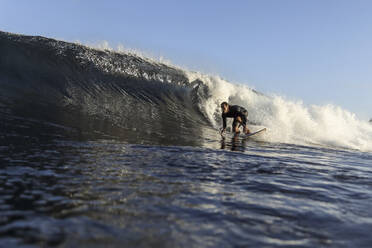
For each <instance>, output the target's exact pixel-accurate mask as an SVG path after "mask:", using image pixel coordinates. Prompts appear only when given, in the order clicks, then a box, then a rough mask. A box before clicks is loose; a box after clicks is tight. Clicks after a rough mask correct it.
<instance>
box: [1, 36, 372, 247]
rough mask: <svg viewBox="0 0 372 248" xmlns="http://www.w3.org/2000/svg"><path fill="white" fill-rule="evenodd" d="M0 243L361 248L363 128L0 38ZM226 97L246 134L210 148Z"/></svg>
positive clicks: (124, 58) (100, 57) (366, 156)
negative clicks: (242, 116)
mask: <svg viewBox="0 0 372 248" xmlns="http://www.w3.org/2000/svg"><path fill="white" fill-rule="evenodd" d="M0 54H1V56H0V165H1V166H0V247H40V246H41V247H108V246H110V247H371V245H372V238H371V235H370V233H371V231H372V201H371V199H372V167H371V164H372V125H371V124H370V123H368V122H364V121H362V120H359V119H358V118H357V117H356V116H355V115H354V114H353V113H350V112H348V111H346V110H343V109H341V108H340V107H337V106H332V105H326V106H305V105H304V104H303V103H301V102H293V101H289V100H286V99H285V98H284V97H281V96H268V95H265V94H262V93H259V92H257V91H255V90H253V89H251V88H249V87H248V86H245V85H237V84H233V83H230V82H227V81H226V80H223V79H221V78H219V77H217V76H209V75H203V74H201V73H197V72H190V71H186V70H183V69H181V68H178V67H175V66H172V65H165V64H162V63H160V62H156V61H153V60H150V59H147V58H145V57H141V56H137V55H135V54H131V53H126V52H122V53H118V52H114V51H110V50H97V49H93V48H89V47H86V46H82V45H77V44H73V43H66V42H62V41H56V40H52V39H47V38H42V37H31V36H21V35H14V34H10V33H4V32H0ZM221 101H229V102H230V103H233V104H240V105H243V106H244V107H246V108H247V110H248V112H249V126H250V128H251V129H252V130H256V129H258V128H260V127H267V132H265V133H264V134H262V135H258V136H256V137H253V138H249V139H247V138H244V137H232V136H230V135H228V137H226V138H225V139H223V138H221V136H220V135H219V133H218V128H219V127H220V125H221V120H220V114H221V113H220V112H219V111H220V110H219V109H218V107H219V103H220V102H221Z"/></svg>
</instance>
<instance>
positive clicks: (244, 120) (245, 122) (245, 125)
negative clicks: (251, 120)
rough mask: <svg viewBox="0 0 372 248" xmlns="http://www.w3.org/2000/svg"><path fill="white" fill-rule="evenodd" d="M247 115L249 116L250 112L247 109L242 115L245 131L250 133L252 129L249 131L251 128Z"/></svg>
mask: <svg viewBox="0 0 372 248" xmlns="http://www.w3.org/2000/svg"><path fill="white" fill-rule="evenodd" d="M247 116H248V112H247V111H245V112H244V113H243V115H242V118H241V119H242V122H241V123H242V125H243V132H244V133H246V134H249V133H250V132H251V131H249V129H248V128H247Z"/></svg>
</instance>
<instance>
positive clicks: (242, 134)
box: [221, 127, 266, 138]
mask: <svg viewBox="0 0 372 248" xmlns="http://www.w3.org/2000/svg"><path fill="white" fill-rule="evenodd" d="M265 131H266V127H265V128H262V129H260V130H258V131H255V132H252V133H249V134H244V133H240V134H237V135H239V136H240V137H243V138H248V137H251V136H253V135H256V134H259V133H262V132H265ZM229 134H232V135H233V136H234V135H236V134H234V133H229ZM221 136H222V138H225V137H226V134H221Z"/></svg>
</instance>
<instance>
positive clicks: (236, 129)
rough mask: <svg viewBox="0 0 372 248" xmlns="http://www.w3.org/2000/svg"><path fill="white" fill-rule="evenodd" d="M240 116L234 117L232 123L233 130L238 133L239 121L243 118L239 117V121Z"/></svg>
mask: <svg viewBox="0 0 372 248" xmlns="http://www.w3.org/2000/svg"><path fill="white" fill-rule="evenodd" d="M238 118H239V117H237V118H234V121H233V123H232V130H233V132H234V133H236V134H238V133H240V131H239V123H240V121H241V119H240V118H239V119H240V121H239V120H238Z"/></svg>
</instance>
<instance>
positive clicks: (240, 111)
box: [222, 105, 248, 130]
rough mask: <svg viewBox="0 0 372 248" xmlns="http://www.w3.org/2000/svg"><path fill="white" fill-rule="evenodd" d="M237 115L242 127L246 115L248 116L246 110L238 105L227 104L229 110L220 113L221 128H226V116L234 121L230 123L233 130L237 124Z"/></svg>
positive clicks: (245, 122) (244, 123) (245, 123)
mask: <svg viewBox="0 0 372 248" xmlns="http://www.w3.org/2000/svg"><path fill="white" fill-rule="evenodd" d="M238 116H240V118H241V119H242V125H243V127H245V126H246V125H247V116H248V112H247V110H246V109H245V108H243V107H240V106H238V105H232V106H229V112H227V113H226V114H225V113H222V121H223V129H225V128H226V118H227V117H228V118H234V121H233V124H232V128H233V129H232V130H235V127H236V126H237V125H238V121H237V120H236V118H237V117H238Z"/></svg>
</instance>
